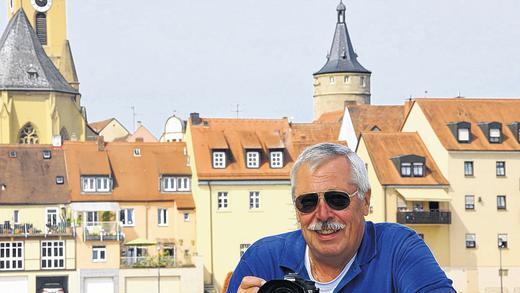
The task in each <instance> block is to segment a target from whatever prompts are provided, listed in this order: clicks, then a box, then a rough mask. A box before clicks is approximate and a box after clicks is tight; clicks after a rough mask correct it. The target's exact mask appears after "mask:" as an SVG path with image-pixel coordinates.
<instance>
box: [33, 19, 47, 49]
mask: <svg viewBox="0 0 520 293" xmlns="http://www.w3.org/2000/svg"><path fill="white" fill-rule="evenodd" d="M35 31H36V35H37V36H38V40H40V43H41V44H42V46H45V45H47V16H46V15H45V13H42V12H38V13H36V29H35Z"/></svg>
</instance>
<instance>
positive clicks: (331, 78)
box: [329, 76, 336, 84]
mask: <svg viewBox="0 0 520 293" xmlns="http://www.w3.org/2000/svg"><path fill="white" fill-rule="evenodd" d="M329 81H330V84H335V83H336V79H335V78H334V76H331V77H329Z"/></svg>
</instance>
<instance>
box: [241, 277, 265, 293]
mask: <svg viewBox="0 0 520 293" xmlns="http://www.w3.org/2000/svg"><path fill="white" fill-rule="evenodd" d="M263 284H265V280H264V279H261V278H257V277H252V276H246V277H244V278H243V279H242V282H241V283H240V287H239V288H238V291H237V293H256V292H258V290H260V287H261V286H262V285H263Z"/></svg>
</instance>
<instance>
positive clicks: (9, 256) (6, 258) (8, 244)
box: [0, 241, 24, 271]
mask: <svg viewBox="0 0 520 293" xmlns="http://www.w3.org/2000/svg"><path fill="white" fill-rule="evenodd" d="M23 269H24V243H23V241H5V242H3V241H2V242H0V271H21V270H23Z"/></svg>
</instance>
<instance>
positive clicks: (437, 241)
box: [347, 98, 520, 293]
mask: <svg viewBox="0 0 520 293" xmlns="http://www.w3.org/2000/svg"><path fill="white" fill-rule="evenodd" d="M367 107H368V108H370V107H373V106H367ZM383 107H389V106H383ZM368 108H367V109H359V108H358V109H356V110H354V111H351V110H352V109H351V107H350V106H349V107H347V110H348V111H349V116H350V118H349V119H351V120H352V121H351V122H352V125H355V126H353V127H354V128H355V129H356V131H355V132H356V133H357V134H359V135H360V136H358V138H360V139H359V143H358V146H357V152H358V153H359V154H360V156H362V157H363V158H364V159H365V160H366V162H367V163H368V171H369V176H370V180H371V184H372V189H373V190H372V194H373V196H372V205H373V207H372V213H371V214H370V218H371V219H374V220H376V221H392V222H393V221H396V222H399V223H402V224H406V225H408V226H410V227H412V228H413V229H415V230H416V231H417V232H418V233H419V234H422V236H423V237H424V239H425V241H426V243H427V244H428V245H429V246H430V248H431V249H432V251H433V253H434V255H435V256H436V258H437V260H438V261H439V263H440V264H441V265H442V266H443V268H444V269H445V270H446V272H447V274H448V275H449V276H450V278H452V279H453V281H454V286H455V288H456V289H457V291H458V292H471V293H477V292H500V291H501V287H502V289H503V292H516V291H519V290H520V282H519V281H518V280H519V279H520V248H519V246H518V245H517V244H518V243H520V238H519V234H518V233H517V231H518V229H519V227H520V223H519V221H518V215H519V214H520V201H519V200H518V198H520V192H519V188H518V179H519V178H520V100H518V99H467V98H453V99H416V100H413V101H409V102H407V103H406V104H405V105H404V106H402V110H403V112H402V114H399V110H398V111H393V110H396V109H398V108H387V109H393V110H391V111H389V112H388V113H389V115H387V116H385V111H379V110H381V109H382V108H381V109H379V110H377V109H374V110H370V109H368ZM360 112H361V113H364V114H363V115H358V114H360ZM367 113H373V114H374V113H379V114H378V115H367ZM363 117H364V118H367V117H369V119H366V121H363ZM378 117H379V118H378ZM385 117H386V119H387V120H393V121H394V122H396V123H395V124H393V126H392V125H386V126H384V127H381V128H380V127H375V126H377V124H378V123H380V122H378V121H380V120H383V119H384V118H385ZM391 117H394V118H395V119H391ZM399 117H404V119H400V118H399ZM379 125H384V124H379ZM395 125H400V126H399V129H400V132H392V131H391V129H394V128H395V127H394V126H395ZM385 129H386V130H388V131H385ZM353 136H356V134H353ZM382 146H384V147H382ZM403 172H404V173H403ZM444 178H445V179H444ZM500 268H502V271H500Z"/></svg>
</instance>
